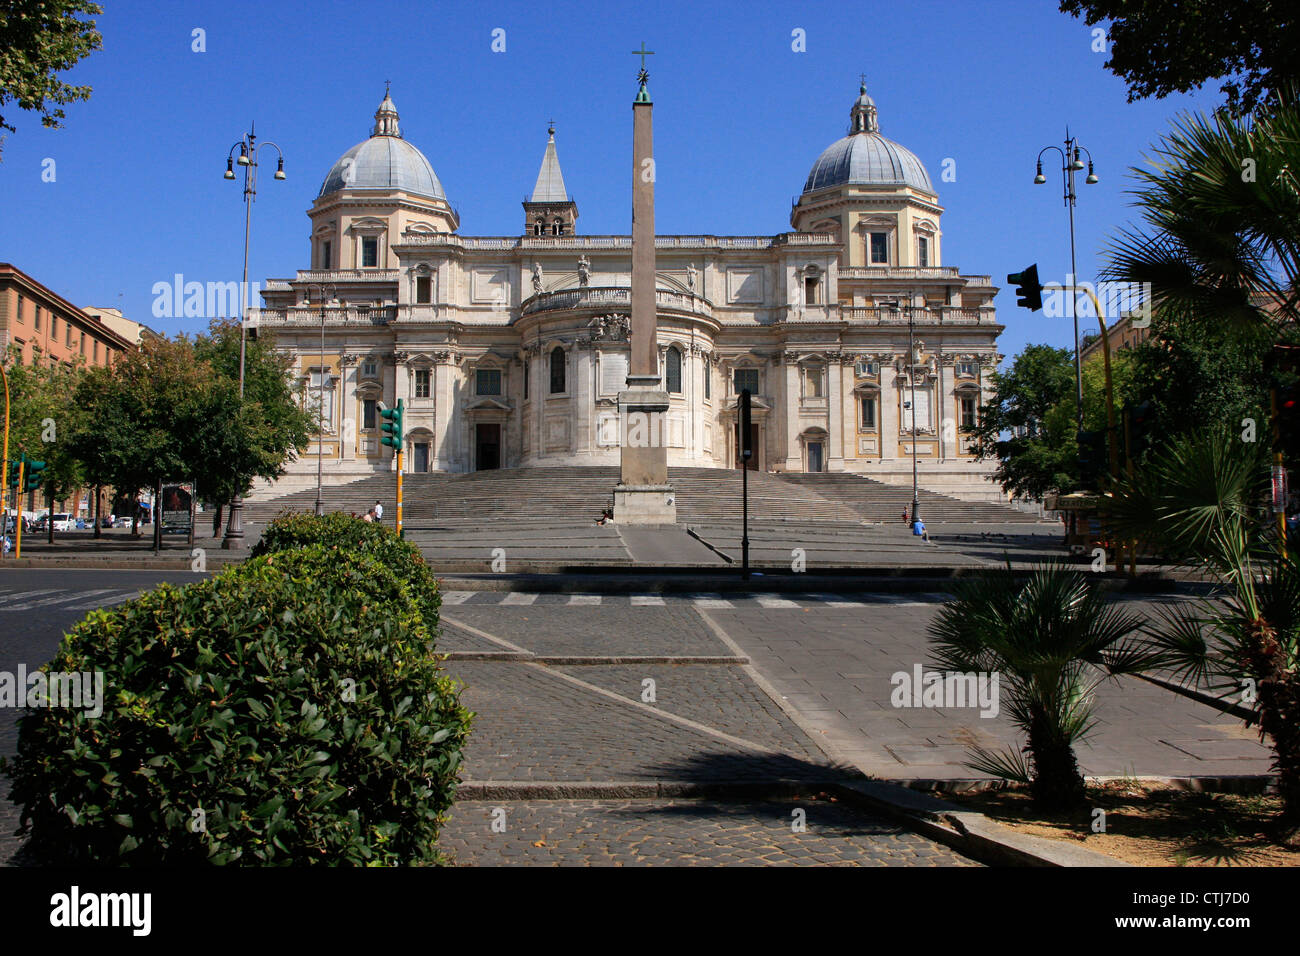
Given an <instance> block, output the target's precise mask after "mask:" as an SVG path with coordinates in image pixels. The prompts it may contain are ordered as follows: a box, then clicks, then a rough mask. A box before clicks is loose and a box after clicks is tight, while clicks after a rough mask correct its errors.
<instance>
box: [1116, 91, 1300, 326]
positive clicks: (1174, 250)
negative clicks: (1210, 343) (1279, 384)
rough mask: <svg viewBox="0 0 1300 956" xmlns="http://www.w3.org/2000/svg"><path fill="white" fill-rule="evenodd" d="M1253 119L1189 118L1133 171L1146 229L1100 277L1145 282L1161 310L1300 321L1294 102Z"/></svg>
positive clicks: (1119, 247) (1294, 95) (1237, 322)
mask: <svg viewBox="0 0 1300 956" xmlns="http://www.w3.org/2000/svg"><path fill="white" fill-rule="evenodd" d="M1298 92H1300V91H1297V90H1296V89H1295V88H1294V87H1292V88H1290V89H1286V90H1282V91H1280V93H1279V98H1278V102H1277V104H1276V106H1275V107H1274V108H1272V109H1271V111H1269V112H1261V113H1259V114H1257V115H1255V116H1253V117H1251V116H1247V117H1240V118H1233V117H1230V116H1229V115H1228V114H1227V113H1226V112H1225V111H1222V110H1220V111H1219V112H1216V113H1214V114H1211V115H1209V116H1204V115H1186V116H1183V117H1182V118H1180V119H1179V120H1178V121H1177V122H1176V123H1175V125H1174V129H1173V132H1172V133H1170V134H1169V135H1168V136H1166V137H1165V138H1164V139H1163V140H1162V141H1161V142H1160V143H1159V144H1158V145H1157V146H1156V148H1155V150H1154V155H1153V156H1152V157H1151V160H1150V161H1151V165H1152V168H1151V169H1135V170H1134V171H1133V172H1134V173H1135V174H1136V176H1137V177H1138V179H1139V181H1140V183H1141V186H1140V188H1139V189H1138V190H1136V192H1135V195H1136V197H1137V200H1138V201H1137V205H1139V206H1140V207H1141V208H1142V210H1143V212H1142V219H1143V220H1144V225H1143V226H1140V227H1134V228H1129V229H1125V230H1123V231H1121V233H1120V236H1119V238H1118V239H1116V240H1115V241H1114V242H1113V243H1112V244H1111V248H1110V260H1111V261H1110V265H1109V267H1108V268H1107V269H1106V270H1104V271H1103V274H1102V277H1103V278H1105V279H1112V280H1120V281H1125V282H1136V283H1144V282H1145V283H1150V285H1151V291H1152V295H1153V298H1154V304H1155V308H1156V310H1157V312H1158V313H1160V312H1163V313H1164V314H1166V315H1168V316H1171V317H1200V318H1203V319H1204V320H1206V321H1210V322H1213V323H1216V324H1227V325H1230V326H1233V327H1236V328H1239V329H1243V330H1258V329H1260V328H1268V327H1272V328H1273V329H1274V330H1276V329H1277V328H1279V327H1280V326H1281V325H1282V324H1284V323H1287V322H1294V321H1295V320H1296V319H1297V318H1300V108H1297V103H1298V101H1300V96H1298Z"/></svg>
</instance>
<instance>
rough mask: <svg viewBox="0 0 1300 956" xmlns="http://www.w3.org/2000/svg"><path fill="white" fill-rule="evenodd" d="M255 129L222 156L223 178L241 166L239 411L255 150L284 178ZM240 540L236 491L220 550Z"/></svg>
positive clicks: (278, 153) (232, 175) (240, 514)
mask: <svg viewBox="0 0 1300 956" xmlns="http://www.w3.org/2000/svg"><path fill="white" fill-rule="evenodd" d="M255 129H256V126H254V127H253V128H251V129H250V130H249V131H248V133H247V134H245V135H244V136H243V138H241V139H240V140H239V141H238V142H236V143H235V144H234V145H233V146H231V147H230V151H229V152H228V153H227V154H226V173H225V178H226V179H231V180H233V179H234V178H235V169H234V164H235V163H236V162H237V163H239V165H240V166H243V167H244V281H243V282H242V283H241V284H240V289H239V296H240V316H239V403H240V407H241V409H242V407H243V402H244V350H245V338H246V331H247V328H248V239H249V230H250V228H251V225H252V220H253V202H254V200H256V199H257V151H258V150H259V149H261V148H262V147H263V146H270V147H271V148H272V149H274V150H275V153H276V157H277V158H278V160H279V161H278V163H277V164H276V167H275V178H276V179H278V180H281V181H283V180H284V179H285V178H286V177H285V175H284V153H282V152H281V151H280V147H279V146H277V145H276V144H275V143H272V142H270V141H269V140H268V141H267V142H265V143H260V144H259V143H258V142H257V136H256V134H255V133H254V130H255ZM236 149H238V150H239V156H238V157H236V156H235V150H236ZM243 540H244V496H243V495H242V494H240V493H238V491H236V494H235V496H234V497H233V498H231V499H230V515H229V516H228V517H227V518H226V535H225V537H224V538H222V540H221V547H222V548H223V549H227V550H229V549H230V548H237V547H239V545H240V543H242V542H243Z"/></svg>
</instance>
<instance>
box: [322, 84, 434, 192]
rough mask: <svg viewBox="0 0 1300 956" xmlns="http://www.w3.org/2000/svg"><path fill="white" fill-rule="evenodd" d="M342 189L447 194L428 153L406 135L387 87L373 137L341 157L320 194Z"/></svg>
mask: <svg viewBox="0 0 1300 956" xmlns="http://www.w3.org/2000/svg"><path fill="white" fill-rule="evenodd" d="M340 189H399V190H401V191H402V192H407V193H413V194H415V195H418V196H428V197H430V198H433V199H442V200H445V199H446V198H447V195H446V193H444V192H443V191H442V183H440V182H438V176H437V174H436V173H434V171H433V167H432V166H431V165H429V161H428V160H427V159H425V157H424V153H422V152H420V151H419V150H418V149H416V148H415V147H414V146H412V145H411V144H410V143H408V142H407V141H406V140H404V139H402V131H401V128H400V127H399V126H398V117H397V107H396V106H394V105H393V100H392V97H390V96H389V95H388V91H387V90H385V91H384V100H383V102H382V103H380V104H379V109H378V110H376V111H375V126H374V129H373V130H372V135H371V137H370V138H369V139H368V140H365V141H364V142H361V143H357V145H355V146H353V147H352V148H351V149H350V150H348V151H347V152H346V153H344V154H343V155H342V156H340V157H339V161H338V162H337V163H335V164H334V166H333V167H332V168H331V169H330V171H329V174H328V175H327V176H326V177H325V182H323V183H322V184H321V187H320V193H319V195H318V196H317V198H320V196H328V195H329V194H330V193H333V192H338V191H339V190H340Z"/></svg>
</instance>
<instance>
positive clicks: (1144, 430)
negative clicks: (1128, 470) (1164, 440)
mask: <svg viewBox="0 0 1300 956" xmlns="http://www.w3.org/2000/svg"><path fill="white" fill-rule="evenodd" d="M1124 414H1125V415H1126V416H1128V457H1129V461H1130V462H1132V463H1134V464H1136V463H1137V462H1139V461H1141V460H1142V456H1143V455H1144V454H1146V452H1147V449H1149V448H1150V447H1151V443H1152V441H1153V440H1154V439H1155V430H1156V421H1155V410H1154V409H1153V408H1152V407H1151V403H1150V402H1142V403H1141V404H1140V405H1134V406H1133V407H1132V408H1129V407H1127V406H1125V408H1124Z"/></svg>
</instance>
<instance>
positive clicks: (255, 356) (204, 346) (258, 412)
mask: <svg viewBox="0 0 1300 956" xmlns="http://www.w3.org/2000/svg"><path fill="white" fill-rule="evenodd" d="M194 354H195V357H196V358H197V359H198V360H199V361H201V362H205V363H208V364H209V365H211V367H212V368H213V370H214V372H215V373H216V374H217V375H219V376H220V377H221V378H222V379H223V380H224V381H225V382H226V383H228V385H229V389H228V390H227V391H226V392H224V393H223V394H224V396H225V399H226V401H227V402H232V403H233V406H232V407H229V408H227V409H224V410H223V411H222V414H223V415H226V416H228V418H240V420H241V421H242V422H243V427H242V428H241V429H239V430H234V429H231V430H227V431H226V432H225V433H224V434H222V435H219V436H216V437H217V440H216V441H215V442H214V445H213V447H212V448H211V449H210V450H209V451H208V452H207V454H209V455H211V456H212V457H211V462H212V464H213V465H215V466H217V467H213V468H204V469H202V470H201V471H197V472H196V474H201V475H203V478H202V480H201V482H200V485H199V487H198V488H197V489H196V490H197V491H198V493H199V496H200V497H202V498H205V499H207V500H209V501H230V500H231V499H232V498H234V497H235V496H236V495H237V494H238V495H246V494H247V493H248V490H249V488H250V487H251V486H252V483H253V479H254V478H264V479H266V480H267V481H274V480H275V479H277V478H279V477H281V476H282V475H283V474H284V471H285V467H284V466H285V464H286V462H288V461H291V460H293V458H294V457H295V456H296V455H297V453H298V452H300V451H302V450H303V449H304V448H306V447H307V442H308V440H309V438H310V437H311V436H312V435H313V434H315V431H316V421H315V419H314V417H313V416H312V415H311V413H310V412H308V411H307V410H305V409H304V408H303V407H302V406H301V405H300V404H299V402H298V395H297V391H296V389H295V387H294V385H293V384H292V383H291V381H290V364H291V362H292V359H291V358H290V357H289V356H288V355H287V354H285V353H282V352H278V351H277V350H276V348H275V341H274V339H273V338H272V337H271V336H270V335H268V334H267V333H265V332H262V333H261V334H260V335H259V336H258V338H256V339H247V340H246V341H245V347H244V402H243V412H242V415H241V414H240V413H239V411H238V408H239V322H238V320H237V319H217V320H215V321H213V322H212V324H211V326H210V327H209V329H208V333H207V335H204V336H199V338H198V339H196V340H195V343H194ZM223 420H227V419H223ZM232 466H233V467H232Z"/></svg>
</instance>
